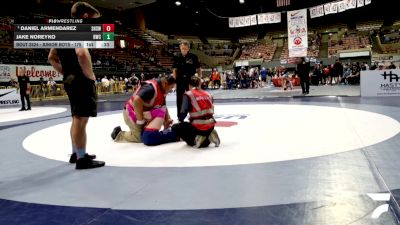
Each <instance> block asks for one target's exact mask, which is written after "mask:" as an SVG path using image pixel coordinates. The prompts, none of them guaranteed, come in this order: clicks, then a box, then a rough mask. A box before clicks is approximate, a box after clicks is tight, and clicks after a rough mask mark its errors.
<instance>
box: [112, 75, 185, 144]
mask: <svg viewBox="0 0 400 225" xmlns="http://www.w3.org/2000/svg"><path fill="white" fill-rule="evenodd" d="M175 82H176V81H175V78H174V77H173V76H171V75H165V76H161V77H159V78H157V79H153V80H149V81H146V82H145V83H144V84H143V85H142V86H141V87H140V88H139V89H138V90H137V92H136V93H135V94H134V95H133V96H132V97H131V98H130V99H129V100H128V101H127V103H126V104H125V107H124V110H123V117H124V121H125V123H126V125H128V127H129V129H130V131H122V130H121V127H120V126H118V127H115V128H114V130H113V132H112V133H111V137H112V139H114V141H115V142H136V143H140V142H143V143H144V144H145V145H159V144H163V143H169V142H174V141H177V140H178V138H177V136H176V133H175V132H173V131H171V129H169V128H170V126H171V124H172V119H171V117H170V115H169V113H168V110H167V108H166V104H165V97H166V95H167V93H168V92H169V91H170V90H171V89H172V88H173V87H174V86H175ZM162 126H164V130H163V131H160V130H161V127H162Z"/></svg>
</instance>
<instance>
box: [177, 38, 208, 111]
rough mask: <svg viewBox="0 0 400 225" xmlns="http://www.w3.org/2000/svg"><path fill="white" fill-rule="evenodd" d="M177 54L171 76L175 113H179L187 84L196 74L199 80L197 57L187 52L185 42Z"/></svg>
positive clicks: (186, 43) (188, 47) (184, 41)
mask: <svg viewBox="0 0 400 225" xmlns="http://www.w3.org/2000/svg"><path fill="white" fill-rule="evenodd" d="M179 48H180V50H181V53H179V54H178V55H177V56H175V58H174V65H173V67H172V69H173V75H174V77H175V78H176V107H177V109H178V110H177V113H178V116H179V113H180V112H181V106H182V98H183V94H184V93H185V91H188V90H189V82H190V79H191V77H192V76H194V75H195V74H196V73H197V74H198V76H199V77H200V78H201V77H202V74H201V68H200V62H199V59H198V58H197V56H196V55H195V54H193V53H190V52H189V49H190V44H189V42H188V41H186V40H182V41H181V42H180V45H179Z"/></svg>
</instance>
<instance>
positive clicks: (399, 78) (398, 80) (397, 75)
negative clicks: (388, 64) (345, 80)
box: [360, 69, 400, 97]
mask: <svg viewBox="0 0 400 225" xmlns="http://www.w3.org/2000/svg"><path fill="white" fill-rule="evenodd" d="M360 78H361V80H360V82H361V84H360V86H361V96H363V97H364V96H382V97H385V96H400V70H399V69H397V70H365V71H361V75H360Z"/></svg>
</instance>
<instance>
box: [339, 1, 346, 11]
mask: <svg viewBox="0 0 400 225" xmlns="http://www.w3.org/2000/svg"><path fill="white" fill-rule="evenodd" d="M338 4H339V7H338V12H344V11H346V0H344V1H341V2H338Z"/></svg>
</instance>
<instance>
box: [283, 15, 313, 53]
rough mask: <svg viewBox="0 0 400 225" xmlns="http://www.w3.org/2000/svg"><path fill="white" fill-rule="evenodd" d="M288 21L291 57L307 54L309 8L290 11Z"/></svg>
mask: <svg viewBox="0 0 400 225" xmlns="http://www.w3.org/2000/svg"><path fill="white" fill-rule="evenodd" d="M287 21H288V48H289V57H305V56H307V48H308V37H307V35H308V34H307V9H300V10H295V11H289V12H288V13H287Z"/></svg>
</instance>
